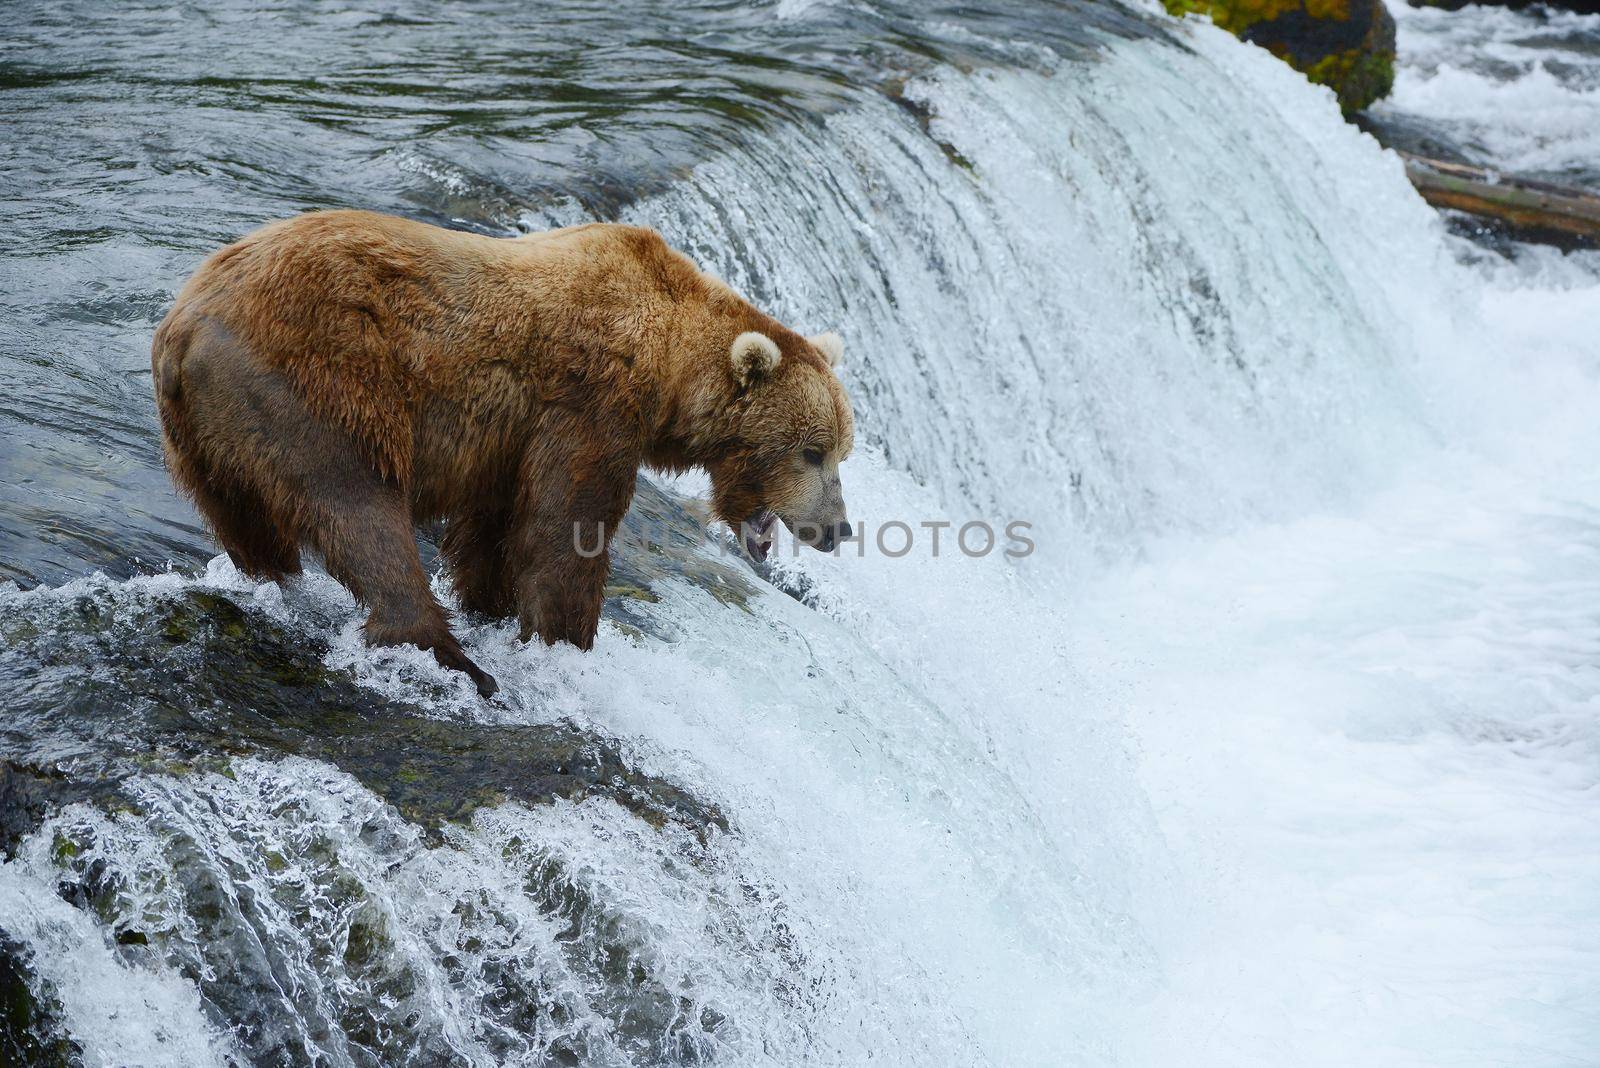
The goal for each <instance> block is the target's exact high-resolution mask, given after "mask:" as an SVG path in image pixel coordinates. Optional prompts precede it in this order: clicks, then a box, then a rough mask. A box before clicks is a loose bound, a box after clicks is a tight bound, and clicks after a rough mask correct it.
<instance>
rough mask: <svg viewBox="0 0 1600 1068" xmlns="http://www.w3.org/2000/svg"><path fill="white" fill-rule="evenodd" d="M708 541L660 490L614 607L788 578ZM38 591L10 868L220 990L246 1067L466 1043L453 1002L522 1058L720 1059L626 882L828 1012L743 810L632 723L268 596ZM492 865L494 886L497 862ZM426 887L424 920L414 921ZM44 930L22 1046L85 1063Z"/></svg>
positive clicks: (0, 643) (14, 979)
mask: <svg viewBox="0 0 1600 1068" xmlns="http://www.w3.org/2000/svg"><path fill="white" fill-rule="evenodd" d="M704 541H705V536H704V532H703V525H702V523H701V522H700V521H699V520H698V519H697V518H696V517H695V516H694V514H693V513H692V512H691V511H690V510H689V509H688V508H687V507H685V505H684V504H683V503H682V502H680V501H678V500H677V499H675V498H674V497H672V495H670V494H668V493H665V492H663V491H661V490H660V489H658V488H656V487H654V486H652V485H650V484H649V483H647V482H642V483H641V485H640V489H639V494H638V498H637V500H636V502H635V508H634V510H633V512H632V513H630V516H629V518H628V521H627V525H626V527H625V529H624V530H623V531H622V532H620V533H619V536H618V541H617V543H616V550H615V558H616V567H615V570H614V573H613V576H612V587H611V588H610V589H609V590H608V598H607V604H606V615H607V617H608V618H610V619H611V620H612V621H613V622H615V623H618V624H620V625H623V626H624V627H627V628H632V630H633V631H634V632H635V633H637V634H641V635H649V634H652V633H654V632H655V629H656V628H657V626H658V624H657V623H655V622H654V621H653V619H652V616H651V613H650V611H649V605H650V604H651V603H652V602H654V601H656V600H658V599H660V598H661V597H662V596H663V594H664V593H665V589H664V587H663V585H662V584H663V583H666V582H678V583H687V584H689V585H691V586H693V587H696V588H698V589H701V590H704V591H705V592H707V593H709V594H710V595H712V596H713V597H715V598H716V599H718V600H719V601H720V602H722V603H723V604H726V605H728V606H729V608H730V610H734V611H742V610H746V605H747V603H748V601H749V599H750V598H751V597H752V596H754V595H755V593H756V590H757V586H758V581H757V580H756V579H755V578H754V576H753V575H752V573H751V571H750V569H749V567H748V565H746V564H745V563H744V562H743V561H742V560H740V559H738V558H737V557H734V556H731V555H730V556H729V557H727V558H719V556H718V555H717V553H716V551H715V550H714V548H713V549H711V550H708V549H707V547H706V545H705V544H704ZM11 596H12V597H13V598H14V599H13V600H12V601H11V603H10V604H9V606H8V608H9V611H8V612H7V614H6V615H5V618H4V619H0V702H3V704H4V706H5V707H6V709H7V717H6V718H5V720H4V722H0V860H5V861H7V862H9V863H10V864H12V865H14V866H15V870H16V872H17V874H15V875H13V877H14V878H21V879H34V880H36V884H35V885H37V886H38V887H39V890H38V892H40V893H43V894H46V895H52V896H54V897H55V898H57V899H59V902H65V903H66V905H68V906H71V907H72V908H75V909H77V910H79V911H81V912H82V913H83V914H84V915H86V916H88V917H91V918H92V920H93V923H94V925H95V929H96V930H98V931H99V932H100V933H101V937H103V939H104V941H105V947H104V952H105V953H108V954H110V955H111V956H112V957H114V958H115V959H116V960H117V961H119V962H121V965H125V966H128V967H132V968H138V969H143V968H150V969H153V970H156V971H159V972H161V973H162V974H166V975H176V976H178V977H181V979H183V980H184V981H186V982H188V983H192V984H193V986H194V988H195V989H196V990H198V992H199V995H200V1004H201V1006H202V1008H203V1011H204V1012H205V1013H206V1015H207V1017H208V1019H210V1020H211V1021H212V1023H213V1024H215V1025H216V1027H217V1028H218V1029H219V1031H218V1033H219V1034H227V1035H230V1036H231V1038H229V1039H228V1041H234V1042H237V1043H238V1044H239V1048H240V1050H241V1051H242V1053H243V1056H244V1059H245V1061H247V1062H249V1063H253V1064H289V1063H310V1062H312V1061H315V1060H317V1059H318V1058H319V1056H320V1055H321V1054H320V1053H319V1051H321V1050H327V1049H331V1048H342V1049H343V1050H344V1051H345V1053H346V1054H348V1055H349V1056H350V1058H351V1059H352V1060H353V1061H354V1062H355V1063H402V1062H405V1063H417V1064H455V1063H463V1061H462V1059H461V1056H460V1054H459V1052H458V1049H457V1045H456V1043H457V1041H458V1036H456V1032H454V1031H452V1030H451V1028H452V1027H456V1026H463V1025H455V1024H447V1022H445V1020H444V1018H443V1017H441V1016H440V1015H439V1013H438V1011H437V1009H436V1008H435V1006H436V1005H437V1004H438V1002H439V999H440V998H441V997H445V998H459V999H464V1000H463V1001H462V1005H463V1006H465V1007H464V1008H462V1009H461V1012H462V1013H463V1017H462V1018H463V1019H465V1020H468V1021H471V1023H470V1027H471V1029H472V1030H473V1032H474V1033H473V1039H472V1041H473V1043H474V1044H475V1045H476V1046H477V1047H479V1048H483V1049H488V1050H490V1051H492V1052H493V1055H494V1056H495V1057H498V1058H502V1059H506V1060H521V1059H526V1058H527V1056H528V1055H529V1054H530V1051H532V1052H534V1053H536V1054H537V1057H536V1058H535V1059H540V1058H542V1059H543V1061H544V1062H547V1063H641V1064H644V1063H661V1062H663V1061H665V1060H673V1059H680V1060H685V1061H697V1060H701V1059H704V1058H705V1057H706V1056H707V1055H708V1054H709V1051H711V1050H713V1049H716V1048H718V1045H719V1043H720V1042H721V1041H722V1039H721V1038H719V1036H720V1035H724V1034H727V1033H728V1032H729V1031H730V1029H734V1028H737V1027H738V1021H737V1020H736V1019H733V1018H731V1017H730V1016H729V1014H728V1012H727V1011H726V1010H725V1009H719V1008H717V1007H716V1006H714V1005H711V1004H701V1003H700V1002H699V1001H697V1000H695V999H694V998H691V997H689V996H688V995H687V994H686V990H689V989H691V988H692V984H689V983H688V980H686V979H685V978H684V977H683V976H682V975H679V974H678V971H679V970H680V962H678V961H675V960H674V959H672V958H671V957H669V956H666V955H664V954H663V950H662V945H663V944H665V943H663V942H662V940H663V939H666V938H667V937H668V936H666V935H660V934H657V933H656V932H655V931H654V929H653V927H652V926H651V924H650V923H648V922H645V921H643V920H642V919H641V917H639V916H638V915H636V914H635V913H634V912H633V911H632V910H633V908H634V906H635V903H636V898H635V895H634V891H632V890H629V889H627V887H626V886H624V887H621V888H619V887H617V886H615V885H613V884H612V883H611V882H610V881H609V880H611V879H613V878H620V879H623V880H624V881H626V880H629V879H633V878H638V877H643V878H652V877H653V878H656V879H658V880H664V881H666V882H668V883H671V884H674V885H676V884H687V885H692V886H694V887H695V890H694V891H693V892H692V895H691V899H693V900H705V901H706V902H707V903H708V904H709V905H710V907H711V911H710V912H708V913H707V914H706V916H707V919H706V921H705V922H707V923H709V924H712V925H713V926H712V929H711V930H710V931H709V932H708V933H707V934H706V935H705V937H707V938H708V939H712V940H714V941H718V940H724V939H725V940H729V941H730V942H731V943H732V944H734V945H736V946H737V947H739V948H737V949H735V950H728V949H725V948H724V949H719V951H718V952H719V953H728V952H733V953H734V954H735V955H736V956H738V955H739V954H742V955H743V956H742V957H739V960H738V963H737V966H738V967H740V968H755V969H758V970H763V971H768V972H770V973H771V978H770V982H771V985H772V989H773V990H774V991H775V992H776V993H775V996H781V997H786V998H789V999H790V1000H792V1001H793V1002H794V1003H795V1005H796V1006H797V1008H796V1009H795V1011H796V1012H801V1011H803V1010H804V999H805V998H806V997H808V996H809V994H807V993H806V992H804V991H801V990H798V989H796V990H793V991H788V992H785V988H784V986H783V984H784V983H785V982H786V981H787V980H786V979H785V977H786V976H790V975H793V974H799V975H802V976H803V975H804V974H805V973H806V966H805V963H804V961H803V960H802V959H801V958H799V957H798V956H797V954H798V950H797V948H796V947H795V945H794V939H793V937H792V935H790V934H789V933H787V931H786V928H785V926H784V924H783V923H782V920H781V918H780V917H778V916H776V915H774V913H773V908H774V906H772V905H770V904H769V903H768V901H767V899H766V898H765V897H764V896H763V892H762V891H761V890H760V889H759V888H757V887H753V886H750V885H749V884H748V883H746V882H744V881H742V880H741V879H739V878H738V877H737V875H735V874H733V873H732V872H730V871H729V870H728V869H727V868H726V866H725V861H724V860H723V859H722V857H723V855H724V853H723V851H724V849H725V847H726V843H727V842H729V841H731V840H732V839H731V834H730V828H729V824H728V821H727V820H726V819H725V817H724V816H723V814H722V813H721V811H719V809H718V808H717V806H716V805H715V804H712V803H710V802H709V801H707V800H705V799H703V798H701V797H698V796H696V795H695V794H694V793H693V792H692V791H690V790H688V789H686V788H684V787H683V786H681V785H679V784H677V783H674V782H671V781H669V780H668V779H667V778H664V777H663V776H661V775H659V774H653V773H651V772H648V771H646V770H643V769H641V768H640V767H638V766H637V764H636V763H635V761H633V760H632V759H630V757H629V755H628V753H627V752H626V750H625V747H624V744H623V742H622V741H621V740H620V739H617V738H612V737H608V736H605V735H604V734H602V733H600V732H598V731H596V730H594V729H592V728H588V727H586V726H583V725H580V724H579V723H576V722H573V721H571V720H566V719H556V720H555V721H553V722H540V723H506V722H481V721H477V720H475V719H470V718H464V717H463V715H462V713H461V712H460V711H459V710H452V709H451V708H441V707H428V706H426V705H424V704H423V703H419V702H420V701H423V700H425V698H402V697H396V696H394V695H393V694H391V693H389V692H386V691H381V690H379V689H376V688H374V687H371V686H368V685H363V684H362V683H361V682H360V681H359V680H358V679H357V678H356V677H355V676H354V675H353V674H352V673H351V672H349V671H346V670H343V669H340V668H338V667H333V666H330V662H329V660H330V658H329V655H328V654H329V651H330V645H329V642H328V640H327V638H325V637H324V635H327V634H330V633H332V632H334V631H336V630H337V627H338V625H339V624H338V621H337V620H332V619H327V618H319V617H317V616H316V612H317V611H318V609H316V608H315V607H312V608H310V609H308V612H309V613H310V614H309V615H308V617H307V618H305V619H304V620H302V619H300V618H299V617H298V616H290V617H285V616H283V615H282V613H281V612H277V611H268V610H267V609H265V608H263V607H261V606H260V605H258V604H257V603H255V602H254V601H253V600H252V598H251V595H250V593H249V591H248V590H244V591H240V590H233V589H228V588H219V587H215V586H211V585H207V584H205V583H191V582H175V581H174V582H165V581H162V580H143V581H136V582H131V583H117V582H112V581H109V580H106V581H104V582H100V581H92V582H88V583H84V584H82V585H81V586H79V587H74V588H72V589H71V590H63V591H55V592H50V591H41V592H40V593H38V594H17V593H13V594H12V595H11ZM351 780H354V781H355V783H356V784H359V787H362V788H364V790H361V789H357V788H356V787H355V785H354V784H352V783H351ZM368 792H370V794H369V793H368ZM508 802H509V803H511V804H507V803H508ZM540 813H544V815H541V814H540ZM619 842H625V843H631V844H630V845H628V846H627V848H628V849H631V850H632V853H631V854H630V855H631V856H633V857H634V858H635V859H634V860H632V861H630V862H628V863H626V864H623V865H621V866H620V868H618V869H615V870H616V871H618V872H620V874H617V875H613V874H610V873H609V871H597V870H595V869H594V868H593V866H592V864H591V862H590V861H589V853H590V850H591V849H593V848H595V847H596V846H599V847H602V848H606V849H612V848H619V846H618V845H616V843H619ZM648 863H655V864H659V865H660V871H659V872H656V873H655V874H654V875H653V876H652V875H651V874H650V873H648V872H645V871H643V870H642V868H641V865H645V864H648ZM490 870H493V871H497V872H500V873H501V875H500V877H499V882H498V883H496V885H493V886H489V885H483V886H479V885H478V884H476V883H475V882H474V880H475V879H476V878H477V877H478V873H480V872H483V871H490ZM406 873H412V874H406ZM416 873H421V874H416ZM457 878H459V879H461V880H464V881H463V882H461V883H460V884H459V885H457V884H456V883H454V882H450V881H449V880H455V879H457ZM412 879H420V880H422V882H421V883H419V884H417V885H422V886H426V888H427V889H426V893H425V894H424V895H423V896H422V897H420V898H418V899H417V907H420V908H422V909H424V914H423V916H422V917H421V918H420V919H418V918H416V917H412V916H408V915H406V914H405V913H403V912H396V911H395V905H394V900H395V895H396V894H402V893H409V892H410V891H407V890H405V888H406V887H408V886H411V885H413V884H412V883H411V882H409V881H408V880H412ZM441 879H444V880H447V881H446V882H445V883H441V882H439V880H441ZM630 885H631V884H630ZM397 887H398V889H397ZM47 888H48V889H47ZM57 907H61V906H60V905H59V903H58V905H57ZM430 909H431V910H436V912H428V911H426V910H430ZM283 924H287V925H289V926H288V927H274V925H283ZM413 924H415V926H412V925H413ZM269 928H272V929H274V930H277V931H278V932H279V933H278V934H277V935H275V936H274V937H273V938H265V937H264V936H263V934H262V932H263V931H265V930H267V929H269ZM290 931H293V932H297V934H296V935H294V936H291V934H290V933H289V932H290ZM34 934H35V935H36V934H37V932H34ZM300 936H303V942H300V943H296V942H295V941H294V938H295V937H300ZM29 938H30V935H29V932H27V931H12V932H9V933H8V932H0V1012H3V1013H4V1019H3V1021H0V1061H6V1062H7V1063H9V1062H11V1061H16V1062H17V1063H41V1064H55V1063H61V1064H68V1063H76V1061H77V1060H78V1059H81V1058H80V1057H79V1054H80V1052H81V1051H80V1050H79V1049H78V1048H77V1047H76V1046H75V1045H74V1044H73V1041H72V1040H73V1038H75V1037H77V1036H75V1035H70V1034H69V1032H68V1030H67V1029H65V1025H64V1024H63V1021H62V1020H61V1018H60V1014H59V1007H58V1004H57V1002H56V1000H55V999H54V996H53V994H52V991H51V990H50V988H49V986H48V984H47V983H45V982H44V981H43V980H41V979H40V977H39V976H38V975H37V974H36V973H35V971H34V970H33V969H32V968H31V966H30V960H31V957H30V953H31V952H32V950H31V949H30V942H29ZM280 943H281V944H280ZM296 945H298V946H299V948H298V949H297V948H294V947H295V946H296ZM295 989H300V990H307V989H316V990H318V991H320V993H318V994H317V996H316V998H314V999H312V1001H306V1000H305V999H304V998H297V997H295V996H291V995H290V994H286V993H285V992H286V991H293V990H295ZM330 1043H331V1045H330ZM8 1058H9V1060H8Z"/></svg>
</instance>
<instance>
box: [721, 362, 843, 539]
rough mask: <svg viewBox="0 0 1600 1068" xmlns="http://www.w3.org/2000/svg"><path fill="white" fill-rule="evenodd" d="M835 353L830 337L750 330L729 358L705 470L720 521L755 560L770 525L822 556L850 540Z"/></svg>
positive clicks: (841, 419) (841, 418)
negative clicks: (714, 449)
mask: <svg viewBox="0 0 1600 1068" xmlns="http://www.w3.org/2000/svg"><path fill="white" fill-rule="evenodd" d="M842 350H843V342H841V341H840V339H839V336H838V335H837V334H819V335H817V336H816V337H812V338H803V337H800V336H799V335H798V334H792V333H790V332H788V331H784V332H782V334H780V335H779V337H778V338H776V339H774V337H772V336H769V335H768V334H767V333H763V332H761V331H755V330H750V331H746V332H744V333H741V334H739V335H738V337H736V338H735V339H734V340H733V344H732V345H731V346H730V348H729V350H728V368H727V373H728V376H729V379H728V387H729V388H730V390H731V397H730V400H729V402H728V405H727V408H726V412H727V415H728V418H729V425H728V428H727V434H726V436H725V437H724V439H723V443H722V448H721V449H720V450H719V452H720V455H719V456H717V457H716V458H715V459H714V460H712V461H711V462H709V463H707V464H706V468H707V470H708V471H709V473H710V475H711V486H712V506H713V508H714V509H715V510H716V513H717V515H718V517H719V518H721V519H722V520H723V521H724V522H725V523H727V524H728V525H729V526H731V527H733V528H734V530H736V531H738V532H739V534H740V537H741V540H742V541H743V543H744V547H745V550H746V551H747V552H749V553H750V555H751V556H753V557H755V558H756V559H758V560H761V559H765V558H766V555H767V551H768V550H769V549H770V548H771V545H772V535H773V530H772V524H773V520H774V518H777V519H781V520H783V524H784V526H786V527H788V528H789V532H790V533H791V534H793V535H794V537H795V539H796V540H797V541H799V542H800V543H801V544H803V545H809V546H811V547H812V548H814V549H819V550H821V551H822V552H829V551H831V550H832V549H833V548H834V546H835V545H837V544H838V542H839V540H840V539H842V538H847V537H849V536H850V523H849V522H848V521H847V520H846V518H845V508H844V491H843V489H842V488H841V487H840V485H839V463H840V461H842V460H844V458H845V457H847V456H849V455H850V449H851V447H852V446H853V445H854V443H855V418H854V416H853V415H852V413H851V411H850V401H849V399H848V398H847V397H846V396H845V393H844V387H843V386H841V385H840V384H839V377H838V375H837V374H836V373H835V371H834V368H835V366H836V365H837V364H838V362H839V357H840V354H841V352H842Z"/></svg>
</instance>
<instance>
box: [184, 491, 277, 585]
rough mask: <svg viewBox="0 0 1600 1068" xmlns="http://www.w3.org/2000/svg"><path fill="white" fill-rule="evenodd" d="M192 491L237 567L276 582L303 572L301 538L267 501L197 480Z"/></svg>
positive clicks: (196, 501)
mask: <svg viewBox="0 0 1600 1068" xmlns="http://www.w3.org/2000/svg"><path fill="white" fill-rule="evenodd" d="M190 493H191V495H192V496H193V497H194V503H195V507H196V508H197V509H198V510H199V512H200V514H201V515H202V516H204V517H205V520H206V522H207V523H208V524H209V525H210V527H211V529H212V531H213V532H214V533H215V534H216V536H217V540H218V541H219V542H221V543H222V548H223V549H224V550H225V551H226V552H227V554H228V559H230V560H232V561H233V566H234V567H236V568H238V569H239V570H240V571H242V572H244V573H245V574H246V575H249V576H250V577H251V578H257V579H269V580H271V581H273V582H282V581H283V580H284V579H286V578H288V577H290V576H291V575H298V574H300V546H299V539H297V538H295V537H294V536H293V535H292V534H290V533H289V532H287V531H286V530H285V529H284V527H283V526H282V525H281V524H280V523H278V522H277V521H276V520H275V519H274V518H273V515H272V512H271V511H270V509H269V508H268V506H267V503H266V501H264V500H262V499H261V498H260V497H259V496H257V495H256V494H253V493H249V492H246V491H241V490H238V489H235V488H233V487H228V488H224V489H219V488H217V487H215V486H214V485H212V484H210V483H207V482H205V481H197V482H196V483H194V484H193V485H192V486H191V489H190Z"/></svg>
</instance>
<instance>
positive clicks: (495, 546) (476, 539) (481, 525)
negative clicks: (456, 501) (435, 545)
mask: <svg viewBox="0 0 1600 1068" xmlns="http://www.w3.org/2000/svg"><path fill="white" fill-rule="evenodd" d="M510 523H511V516H510V509H508V508H500V509H495V510H488V511H478V512H470V513H467V514H464V515H459V516H452V517H451V518H450V520H449V521H448V523H447V524H446V525H445V531H444V537H443V538H442V539H441V540H440V542H439V551H440V552H442V553H443V554H444V556H445V559H447V560H449V561H450V580H451V583H452V584H453V585H454V586H455V590H456V597H457V598H458V599H459V600H460V602H461V607H462V608H464V609H466V610H467V611H468V612H481V613H483V614H484V615H486V616H490V617H492V618H494V619H504V618H506V617H507V616H510V615H513V614H514V613H515V612H516V607H517V606H516V598H515V596H514V591H513V588H512V587H513V583H514V579H513V577H512V574H511V569H510V566H509V564H508V562H507V560H506V533H507V530H508V529H509V527H510Z"/></svg>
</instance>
